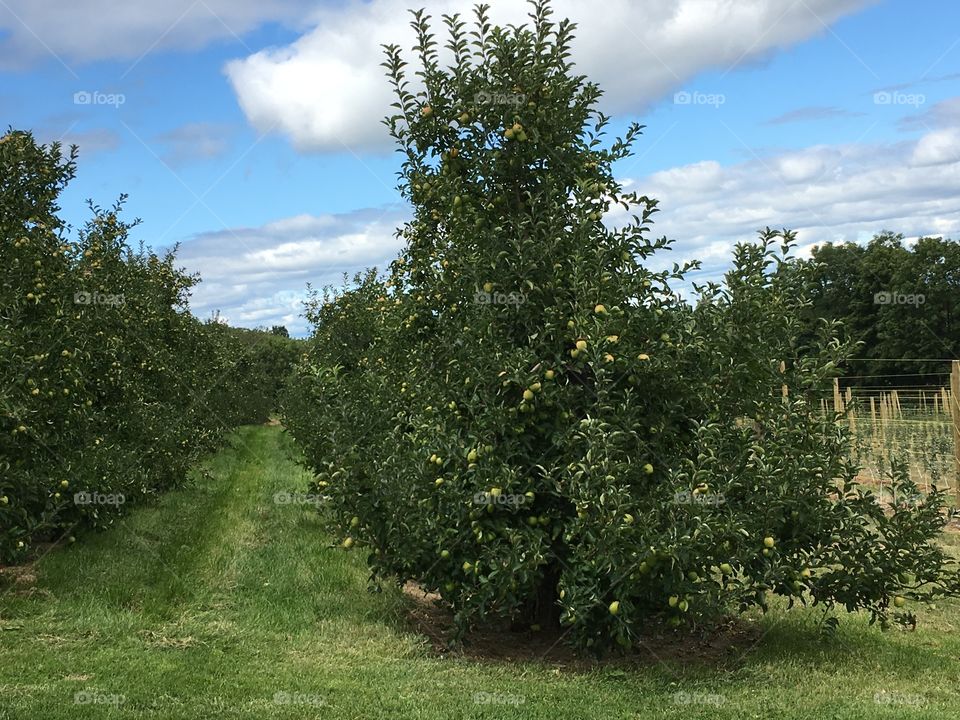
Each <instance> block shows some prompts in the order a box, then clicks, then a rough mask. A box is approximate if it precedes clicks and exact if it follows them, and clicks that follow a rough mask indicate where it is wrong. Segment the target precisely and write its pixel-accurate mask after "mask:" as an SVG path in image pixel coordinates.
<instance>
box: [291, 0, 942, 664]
mask: <svg viewBox="0 0 960 720" xmlns="http://www.w3.org/2000/svg"><path fill="white" fill-rule="evenodd" d="M533 7H534V11H533V14H532V19H533V25H532V27H521V28H510V29H502V28H498V27H492V26H491V24H490V23H489V21H488V19H487V16H486V9H485V8H484V7H482V6H481V7H479V8H478V9H477V19H476V24H475V27H474V30H473V31H472V32H469V33H468V32H467V30H466V25H465V23H464V22H462V21H461V20H460V19H459V18H458V17H445V18H444V23H445V24H446V25H447V27H448V29H449V33H450V40H449V42H448V44H447V46H446V47H447V49H448V51H449V54H450V55H451V56H452V58H453V64H452V65H451V66H449V67H443V66H441V63H440V59H439V55H438V48H437V42H436V40H435V38H434V36H433V35H432V34H431V31H430V28H429V22H428V19H427V18H426V17H425V16H424V15H423V14H422V13H415V17H414V23H413V24H414V27H415V29H416V31H417V36H418V42H417V46H416V52H417V53H418V54H419V69H418V71H417V77H418V78H419V79H420V80H421V81H422V83H423V89H421V90H419V91H416V92H414V91H413V90H411V89H410V83H409V79H408V75H407V71H406V63H405V61H404V60H403V59H402V57H401V54H400V51H399V50H398V49H397V48H396V47H389V48H387V62H386V63H385V65H386V67H387V70H388V73H389V76H390V79H391V82H392V83H393V86H394V88H395V91H396V94H397V103H396V104H395V107H396V110H397V113H396V114H395V115H394V116H392V117H390V118H388V120H387V124H388V126H389V128H390V130H391V132H392V134H393V136H394V137H395V139H396V140H397V143H398V145H399V148H400V150H401V151H402V153H403V155H404V162H403V166H402V170H401V173H400V190H401V192H402V193H403V194H404V196H405V197H406V198H407V199H408V200H409V201H410V202H411V204H412V207H413V215H414V217H413V219H412V220H411V221H410V222H409V223H407V224H406V225H405V226H404V227H403V228H401V229H400V231H399V234H400V236H401V237H402V238H403V239H404V240H405V243H406V247H405V249H404V251H403V253H402V254H401V256H400V257H399V258H398V259H397V260H396V261H395V262H394V263H393V264H392V266H391V268H390V273H389V274H388V276H387V277H385V278H380V277H378V275H377V274H376V273H375V272H374V271H370V272H368V273H367V274H365V275H363V276H358V277H356V278H354V281H353V283H348V284H345V286H344V287H343V288H342V289H341V290H340V291H338V292H333V291H331V290H328V291H326V292H325V293H324V294H323V295H316V296H315V297H314V298H313V300H312V302H311V303H310V305H309V306H308V317H309V319H310V320H311V321H312V322H313V323H314V326H315V332H314V335H313V337H312V340H311V345H310V348H309V350H308V351H307V352H306V353H305V354H304V356H303V358H302V359H301V362H300V364H299V365H298V369H297V372H296V376H295V378H294V380H293V381H292V382H291V384H290V385H289V387H288V391H287V396H286V400H285V402H284V407H283V413H284V417H285V419H286V423H287V426H288V427H289V429H290V431H291V432H292V433H293V435H294V437H295V438H296V439H297V440H298V441H299V442H300V444H301V445H302V446H303V448H304V451H305V454H306V458H307V461H308V462H309V463H310V465H311V466H312V468H313V469H314V470H315V472H316V474H317V479H316V489H317V491H319V492H322V493H323V494H324V495H326V496H327V497H328V498H329V506H330V508H331V510H332V512H333V515H334V516H335V518H336V520H337V522H338V524H339V526H340V529H341V531H342V532H343V534H344V536H345V537H344V540H343V546H344V547H345V548H350V547H352V546H353V545H354V544H360V545H362V546H365V547H367V548H369V551H370V555H369V559H370V563H371V567H372V569H373V572H374V575H375V577H376V578H378V579H383V578H395V579H397V580H399V581H404V580H408V579H412V580H416V581H418V582H420V583H421V584H422V585H423V586H425V587H426V588H427V589H430V590H437V591H439V592H440V593H441V595H442V596H443V598H444V599H445V600H446V601H448V602H449V603H450V604H451V605H452V607H453V608H454V611H455V619H456V621H457V625H458V628H459V630H460V631H461V632H462V631H463V630H465V629H466V628H467V627H468V626H469V625H471V624H472V623H475V622H480V621H487V620H490V619H493V618H496V617H502V618H508V619H510V620H511V621H513V622H515V623H524V624H532V625H534V626H538V625H539V626H543V625H544V624H545V623H550V624H555V623H559V624H560V625H562V626H563V627H564V628H566V630H567V632H566V633H565V637H566V638H567V639H568V640H570V641H571V642H573V643H574V644H575V645H577V646H578V647H580V648H585V649H593V650H600V649H603V648H606V647H607V646H608V645H610V644H611V643H612V642H617V643H619V644H621V645H625V646H628V645H631V644H632V643H633V642H635V640H636V637H637V635H638V634H639V633H640V632H642V631H643V630H644V629H645V628H646V627H648V626H649V625H651V624H656V623H661V622H666V623H668V624H669V625H673V626H679V625H682V624H690V623H697V622H701V621H708V620H710V619H711V618H713V617H716V615H717V614H718V613H720V612H723V611H725V610H726V609H730V608H733V609H737V610H741V611H742V610H745V609H747V608H749V607H751V606H760V607H764V608H765V607H766V605H767V602H768V598H769V596H770V594H771V593H773V594H778V595H784V596H788V597H790V598H791V602H792V601H793V600H800V601H802V602H811V601H812V602H814V603H818V604H823V605H825V606H827V607H828V608H829V607H833V606H835V605H839V606H842V607H845V608H846V609H848V610H857V609H861V608H863V609H867V610H869V611H870V612H871V613H872V615H873V616H874V617H875V618H877V619H879V620H881V621H882V622H884V623H886V622H887V618H888V617H889V616H890V614H891V612H890V603H891V602H892V600H893V598H894V596H895V595H896V594H897V593H899V592H907V590H906V589H905V588H909V590H910V592H911V593H912V594H915V595H917V596H920V595H923V594H926V595H936V594H938V593H944V592H955V590H956V579H955V578H956V576H955V573H954V571H953V569H952V568H951V567H949V563H948V562H947V561H946V559H945V558H944V556H943V554H942V552H941V551H940V550H938V548H937V546H936V545H935V543H934V542H933V540H934V538H935V536H936V534H937V532H938V531H939V529H940V528H941V527H942V524H943V521H942V517H941V514H940V509H941V506H942V501H943V498H942V495H940V494H937V493H933V494H932V495H930V496H929V497H927V498H925V499H924V500H923V502H921V503H919V504H916V505H912V506H910V507H906V508H898V509H897V510H896V512H895V513H893V514H892V515H890V514H888V513H885V512H884V510H883V508H882V507H881V506H880V505H878V504H877V503H876V502H875V499H874V498H873V496H872V495H871V494H870V493H869V492H867V491H864V490H862V489H861V488H859V487H858V486H856V485H855V484H854V483H853V477H854V474H855V472H854V468H851V467H849V466H848V465H847V463H846V460H845V458H846V456H847V442H848V438H847V437H846V435H845V433H844V431H842V430H841V429H840V428H839V427H838V425H837V424H836V423H835V422H834V419H833V418H823V417H821V414H820V412H819V407H817V406H816V403H813V402H811V398H812V397H813V395H814V393H816V392H822V390H823V389H824V388H826V387H828V386H829V384H830V383H831V381H832V377H833V376H834V375H835V373H836V370H835V368H836V364H837V362H839V361H840V360H841V359H842V357H843V356H844V355H845V353H847V352H848V350H849V348H848V347H847V346H846V345H844V344H842V343H840V342H838V341H837V340H836V339H835V334H836V328H835V326H833V325H831V324H829V323H821V325H820V326H819V327H818V328H817V330H816V332H815V333H811V334H810V337H808V338H807V339H806V340H805V341H803V344H801V341H799V340H798V338H800V337H801V335H802V332H801V331H802V330H803V328H802V326H801V323H800V320H799V313H800V311H801V309H802V308H803V307H804V306H805V304H806V302H807V301H806V295H805V283H806V275H805V273H803V272H790V273H787V272H782V271H781V269H782V266H783V264H784V262H786V258H787V257H788V255H789V251H790V248H791V247H792V245H793V242H794V239H793V236H792V234H791V233H788V232H774V231H772V230H766V231H764V232H763V233H761V238H760V241H759V242H758V243H755V244H745V245H741V246H739V247H738V248H737V252H736V256H735V259H734V260H735V262H734V268H733V270H732V271H731V272H730V273H729V274H728V276H727V277H726V279H725V282H724V283H723V285H722V286H715V285H710V286H707V287H703V288H699V290H698V293H697V298H696V301H695V302H694V303H692V304H690V303H687V302H684V301H682V300H681V299H680V298H679V297H678V296H677V295H676V293H675V292H674V291H673V290H672V285H673V284H675V283H677V282H678V281H680V280H681V279H682V278H683V274H684V270H685V268H680V267H677V266H674V267H673V269H672V270H667V271H654V270H652V269H651V266H652V263H651V262H650V258H651V256H652V255H653V253H654V252H656V251H661V250H665V249H667V248H668V247H669V243H668V241H667V240H665V239H661V240H650V239H648V238H647V236H646V233H647V231H648V229H649V228H648V223H649V220H650V218H651V216H652V214H653V213H654V212H655V210H656V202H655V201H654V200H651V199H650V198H647V197H645V196H642V195H639V194H637V193H635V192H628V191H626V190H625V189H624V188H623V187H622V186H621V185H620V183H618V181H617V180H616V179H615V177H614V172H613V164H614V163H615V162H616V161H618V160H621V159H624V158H626V157H628V156H629V154H630V152H631V148H632V145H633V143H634V141H635V140H636V139H637V138H638V137H639V135H640V131H641V128H640V127H639V126H636V125H632V126H630V127H629V128H628V129H627V131H626V134H625V136H624V137H623V138H622V139H621V138H617V139H613V140H612V141H610V142H609V144H607V145H604V142H605V129H606V125H607V118H606V117H605V116H604V115H602V113H600V112H599V111H597V110H596V109H595V105H596V102H597V100H598V99H599V97H600V91H599V90H598V89H597V88H596V86H594V85H593V84H591V83H589V82H587V81H586V80H585V78H583V77H580V76H576V75H573V74H572V67H571V65H570V61H569V45H570V42H571V40H572V30H573V27H572V25H571V24H570V23H569V22H567V21H562V22H559V23H554V22H553V21H552V20H551V14H550V10H549V7H548V6H547V5H546V4H545V3H536V4H535V5H534V6H533ZM619 208H622V209H623V212H621V211H620V209H619ZM614 211H616V214H614ZM608 213H609V214H610V217H611V223H610V224H609V225H608V224H605V223H604V222H602V218H603V216H604V215H606V214H608ZM798 358H799V359H798ZM784 384H785V385H787V386H788V388H789V394H788V396H787V397H786V398H784V397H783V395H782V392H781V388H782V386H783V385H784ZM908 576H909V577H908ZM920 585H923V586H924V589H923V590H922V591H921V589H920Z"/></svg>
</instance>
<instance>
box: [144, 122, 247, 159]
mask: <svg viewBox="0 0 960 720" xmlns="http://www.w3.org/2000/svg"><path fill="white" fill-rule="evenodd" d="M232 133H233V128H231V127H229V126H226V125H218V124H215V123H187V124H186V125H181V126H180V127H177V128H174V129H173V130H169V131H167V132H165V133H161V134H160V135H158V136H157V137H156V140H157V142H159V143H160V144H161V145H162V146H163V147H164V148H165V150H164V154H163V160H164V162H166V163H167V164H169V165H171V166H173V167H181V166H183V165H186V164H188V163H191V162H198V161H202V160H210V159H212V158H216V157H220V156H221V155H223V154H224V153H225V152H226V151H227V150H228V149H229V147H230V142H229V138H230V135H231V134H232Z"/></svg>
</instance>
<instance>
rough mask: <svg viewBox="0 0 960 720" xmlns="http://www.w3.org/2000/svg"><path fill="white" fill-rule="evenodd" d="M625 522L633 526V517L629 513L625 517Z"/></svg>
mask: <svg viewBox="0 0 960 720" xmlns="http://www.w3.org/2000/svg"><path fill="white" fill-rule="evenodd" d="M623 522H624V523H625V524H627V525H633V515H631V514H630V513H627V514H626V515H624V516H623Z"/></svg>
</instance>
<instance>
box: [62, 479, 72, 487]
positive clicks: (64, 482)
mask: <svg viewBox="0 0 960 720" xmlns="http://www.w3.org/2000/svg"><path fill="white" fill-rule="evenodd" d="M60 487H62V488H65V487H70V481H69V480H61V481H60Z"/></svg>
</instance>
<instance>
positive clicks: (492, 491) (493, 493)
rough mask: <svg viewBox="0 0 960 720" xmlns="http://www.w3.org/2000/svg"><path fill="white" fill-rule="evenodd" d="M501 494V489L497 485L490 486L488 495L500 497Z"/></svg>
mask: <svg viewBox="0 0 960 720" xmlns="http://www.w3.org/2000/svg"><path fill="white" fill-rule="evenodd" d="M502 494H503V490H501V489H500V488H498V487H494V488H490V495H491V496H493V497H495V498H496V497H500V496H501V495H502Z"/></svg>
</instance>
